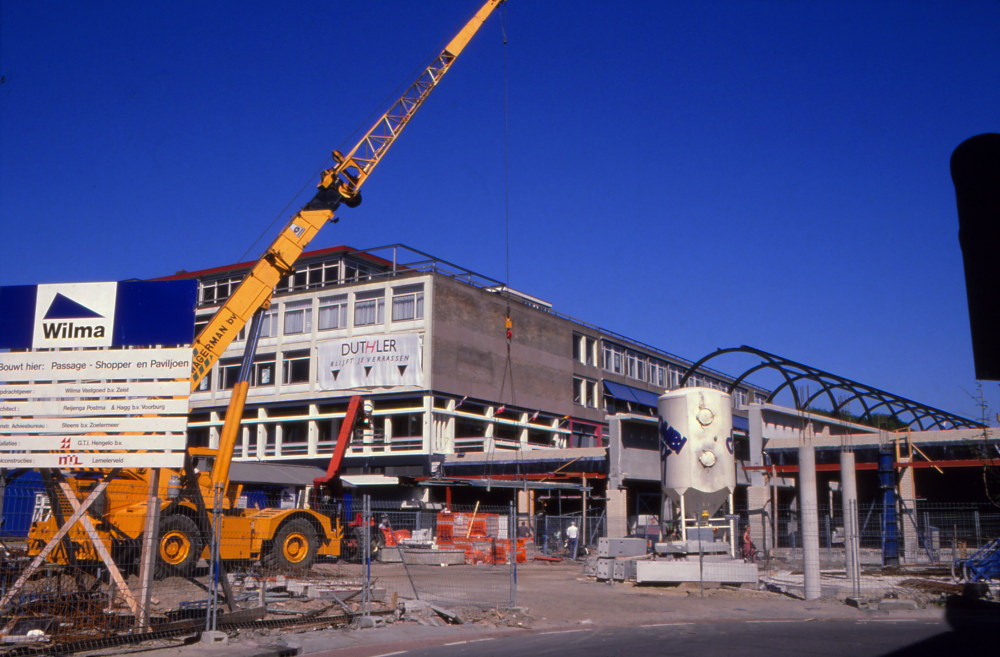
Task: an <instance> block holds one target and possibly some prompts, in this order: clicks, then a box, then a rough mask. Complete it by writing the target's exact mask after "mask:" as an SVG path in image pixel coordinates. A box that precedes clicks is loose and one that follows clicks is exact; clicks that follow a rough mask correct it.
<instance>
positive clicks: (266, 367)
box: [250, 354, 274, 386]
mask: <svg viewBox="0 0 1000 657" xmlns="http://www.w3.org/2000/svg"><path fill="white" fill-rule="evenodd" d="M250 385H252V386H273V385H274V354H261V355H259V356H255V357H254V359H253V376H252V378H251V380H250Z"/></svg>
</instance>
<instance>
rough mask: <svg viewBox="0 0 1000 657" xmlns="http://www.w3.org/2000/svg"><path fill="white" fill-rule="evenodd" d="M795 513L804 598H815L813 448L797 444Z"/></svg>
mask: <svg viewBox="0 0 1000 657" xmlns="http://www.w3.org/2000/svg"><path fill="white" fill-rule="evenodd" d="M799 516H800V517H801V518H802V555H803V558H804V561H805V568H804V571H805V598H806V600H818V599H819V597H820V583H819V506H818V501H817V497H816V450H815V449H814V448H813V446H812V445H802V446H800V447H799Z"/></svg>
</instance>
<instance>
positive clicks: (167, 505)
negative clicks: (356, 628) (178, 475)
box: [0, 477, 534, 654]
mask: <svg viewBox="0 0 1000 657" xmlns="http://www.w3.org/2000/svg"><path fill="white" fill-rule="evenodd" d="M106 483H107V482H102V481H100V480H99V479H98V478H97V477H87V478H84V477H80V478H77V479H69V480H61V479H60V480H53V481H49V482H48V484H47V485H41V486H39V487H35V488H30V487H20V488H19V487H7V488H6V489H5V490H3V500H2V508H3V516H2V525H0V538H2V546H0V598H2V601H0V654H3V651H4V648H5V647H6V648H8V649H16V650H20V651H22V652H23V651H31V650H36V651H41V650H49V651H52V650H55V651H56V652H59V651H60V650H65V649H67V646H75V647H77V648H76V649H81V648H80V647H83V648H87V649H93V648H95V647H104V646H109V645H112V644H115V643H118V642H120V641H122V640H123V637H128V636H132V637H136V638H137V639H138V638H143V637H152V636H160V635H164V634H170V633H193V632H197V631H200V630H206V629H216V630H223V631H232V630H234V629H237V628H241V627H249V628H254V627H269V626H274V625H288V624H298V625H302V624H308V625H314V626H326V625H332V626H346V625H350V624H351V623H354V622H356V621H359V619H361V618H363V617H371V616H375V617H377V616H380V615H393V616H394V617H396V616H401V617H404V618H405V617H410V618H411V619H412V620H416V617H415V616H414V614H416V613H418V610H419V609H426V608H427V605H433V606H435V607H438V608H443V609H461V608H469V607H475V608H479V609H484V608H497V607H499V608H507V607H510V606H513V605H514V604H515V603H516V567H517V563H518V562H522V563H523V562H524V561H527V560H530V559H531V558H532V557H533V549H534V548H533V541H532V540H531V539H530V538H520V539H519V538H518V537H517V536H516V531H513V532H512V531H511V528H513V527H515V526H516V525H515V522H516V521H515V514H514V512H513V508H512V507H510V506H507V507H496V508H487V507H483V506H477V507H458V506H453V507H451V508H450V509H448V508H442V507H441V505H429V504H420V503H400V502H394V503H387V502H377V501H373V500H371V499H370V498H369V497H368V496H351V495H345V496H343V497H340V498H337V499H330V498H328V497H324V498H323V499H322V501H318V500H315V499H312V500H310V499H307V498H306V496H305V495H300V496H299V498H298V499H297V500H294V501H286V502H285V503H280V501H279V503H278V504H277V505H275V506H271V507H264V508H257V507H254V506H253V505H251V504H248V503H247V496H246V495H243V494H242V493H241V491H240V489H239V488H237V487H235V486H234V487H230V489H229V490H227V491H222V490H216V491H211V490H210V489H209V490H205V489H200V490H199V489H190V488H188V489H183V488H180V487H176V486H173V487H171V486H164V487H161V488H159V489H158V491H156V492H157V493H158V494H157V495H155V496H154V499H153V503H149V502H150V497H149V495H148V483H147V482H146V481H144V480H141V479H137V480H134V481H133V480H124V481H122V480H119V481H114V482H112V483H110V484H109V485H106Z"/></svg>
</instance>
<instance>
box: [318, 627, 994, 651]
mask: <svg viewBox="0 0 1000 657" xmlns="http://www.w3.org/2000/svg"><path fill="white" fill-rule="evenodd" d="M997 630H998V626H997V625H996V624H990V625H971V626H968V627H965V628H963V629H961V630H960V631H955V630H953V629H952V628H951V626H950V625H948V623H945V622H924V621H898V620H878V621H864V622H855V621H821V620H817V621H743V622H733V623H724V622H714V623H671V624H662V625H644V626H638V627H616V628H593V629H576V630H568V631H567V630H563V631H554V632H541V633H535V634H525V635H521V636H511V637H503V638H495V639H480V640H467V641H456V642H452V643H446V644H443V645H437V646H434V647H426V648H417V649H412V650H405V649H401V648H400V647H397V646H394V647H393V649H392V650H391V651H389V652H381V653H377V652H374V651H372V652H371V653H369V654H372V655H380V657H388V656H389V655H392V656H394V657H395V656H397V655H398V656H399V657H403V656H405V657H461V656H469V657H471V656H474V657H491V656H497V657H501V656H506V655H511V656H514V655H517V656H520V655H530V656H532V657H537V656H542V655H572V656H573V657H598V656H601V657H608V656H617V655H621V656H631V655H697V657H753V656H756V655H823V656H826V655H830V656H833V655H838V656H839V655H849V656H850V657H869V656H871V657H875V656H877V655H892V656H897V655H898V656H901V657H902V656H906V657H909V656H911V655H912V656H916V655H933V656H934V657H943V656H945V655H954V656H956V657H974V656H977V655H980V654H983V655H985V654H993V651H994V650H995V649H996V645H997V636H998V634H997ZM386 648H388V646H387V647H386ZM972 651H975V652H972ZM338 652H339V651H331V652H329V653H325V654H328V655H336V654H337V653H338ZM320 654H324V653H320Z"/></svg>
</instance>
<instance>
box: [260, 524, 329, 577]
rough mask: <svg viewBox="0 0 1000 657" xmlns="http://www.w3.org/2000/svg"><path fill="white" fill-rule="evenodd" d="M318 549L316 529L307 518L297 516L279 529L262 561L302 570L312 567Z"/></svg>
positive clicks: (284, 568) (292, 569)
mask: <svg viewBox="0 0 1000 657" xmlns="http://www.w3.org/2000/svg"><path fill="white" fill-rule="evenodd" d="M318 551H319V539H318V538H317V537H316V529H315V528H314V527H313V526H312V523H311V522H309V521H308V520H306V519H305V518H296V519H294V520H290V521H289V522H286V523H285V524H284V525H282V526H281V528H280V529H278V533H277V534H275V535H274V541H272V542H271V548H270V549H269V550H268V551H267V554H265V555H264V559H263V560H262V561H263V562H264V565H265V566H267V567H270V568H278V569H280V570H282V571H293V572H300V571H303V570H309V568H311V567H312V565H313V563H315V561H316V553H317V552H318Z"/></svg>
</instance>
